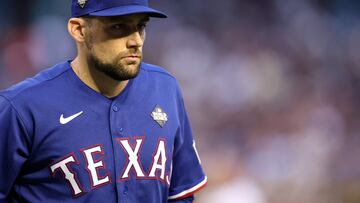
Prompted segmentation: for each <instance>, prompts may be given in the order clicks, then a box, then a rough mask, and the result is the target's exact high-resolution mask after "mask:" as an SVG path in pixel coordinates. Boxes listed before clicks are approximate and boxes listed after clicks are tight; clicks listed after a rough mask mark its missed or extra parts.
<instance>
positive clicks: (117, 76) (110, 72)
mask: <svg viewBox="0 0 360 203" xmlns="http://www.w3.org/2000/svg"><path fill="white" fill-rule="evenodd" d="M128 54H132V52H130V53H127V54H119V55H118V56H116V57H115V59H114V60H113V61H112V62H111V63H106V62H104V61H102V60H101V59H100V58H99V57H97V56H96V55H95V54H94V53H91V52H90V53H89V55H88V64H89V65H90V66H91V67H94V68H95V69H96V70H97V71H99V72H101V73H103V74H105V75H106V76H108V77H110V78H112V79H113V80H116V81H125V80H130V79H133V78H135V77H136V76H137V75H138V74H139V71H140V63H137V62H133V63H127V62H126V61H124V63H122V62H121V59H122V57H123V56H124V55H128ZM132 66H133V67H132ZM134 66H135V67H134Z"/></svg>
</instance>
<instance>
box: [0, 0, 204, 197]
mask: <svg viewBox="0 0 360 203" xmlns="http://www.w3.org/2000/svg"><path fill="white" fill-rule="evenodd" d="M150 17H157V18H165V17H166V15H165V14H164V13H162V12H160V11H157V10H154V9H152V8H150V7H149V6H148V2H147V0H101V1H99V0H73V1H72V17H71V18H70V19H69V21H68V31H69V33H70V35H71V36H72V38H73V39H74V41H75V42H76V46H77V56H76V57H75V58H74V59H73V60H69V61H66V62H62V63H59V64H57V65H55V66H53V67H51V68H49V69H46V70H44V71H42V72H40V73H39V74H38V75H36V76H35V77H33V78H30V79H27V80H25V81H23V82H21V83H19V84H16V85H14V86H12V87H10V88H9V89H7V90H5V91H2V92H0V202H35V203H40V202H46V203H51V202H87V203H88V202H90V203H91V202H95V203H99V202H106V203H108V202H109V203H111V202H121V203H126V202H128V203H137V202H139V203H145V202H146V203H160V202H192V201H193V194H194V193H195V192H196V191H198V190H200V189H201V188H202V187H204V186H205V185H206V182H207V178H206V176H205V174H204V172H203V170H202V167H201V164H200V159H199V157H198V154H197V152H196V149H195V143H194V140H193V136H192V133H191V129H190V124H189V120H188V117H187V113H186V111H185V107H184V103H183V99H182V95H181V92H180V90H179V86H178V83H177V81H176V80H175V78H174V77H173V76H172V75H170V74H169V73H168V72H166V71H165V70H164V69H162V68H160V67H158V66H155V65H150V64H147V63H144V62H142V47H143V44H144V40H145V26H146V24H147V22H148V21H149V18H150Z"/></svg>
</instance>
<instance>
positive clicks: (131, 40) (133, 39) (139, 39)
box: [126, 31, 144, 48]
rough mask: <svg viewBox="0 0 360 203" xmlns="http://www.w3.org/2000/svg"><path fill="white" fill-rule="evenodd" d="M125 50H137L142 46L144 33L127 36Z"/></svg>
mask: <svg viewBox="0 0 360 203" xmlns="http://www.w3.org/2000/svg"><path fill="white" fill-rule="evenodd" d="M126 45H127V48H139V47H142V46H143V45H144V33H142V32H139V31H135V32H133V33H131V34H130V35H129V36H128V39H127V44H126Z"/></svg>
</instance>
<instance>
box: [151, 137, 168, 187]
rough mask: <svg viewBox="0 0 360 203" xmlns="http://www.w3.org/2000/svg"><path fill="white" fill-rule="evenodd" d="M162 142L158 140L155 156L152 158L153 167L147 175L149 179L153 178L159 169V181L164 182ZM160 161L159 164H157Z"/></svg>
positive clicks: (164, 162) (163, 143)
mask: <svg viewBox="0 0 360 203" xmlns="http://www.w3.org/2000/svg"><path fill="white" fill-rule="evenodd" d="M165 146H166V145H165V142H164V140H159V142H158V148H157V151H156V154H155V156H154V157H153V165H152V167H151V171H150V173H149V177H155V172H156V170H158V169H160V171H161V175H160V179H162V180H165V164H166V150H165ZM159 161H160V163H159Z"/></svg>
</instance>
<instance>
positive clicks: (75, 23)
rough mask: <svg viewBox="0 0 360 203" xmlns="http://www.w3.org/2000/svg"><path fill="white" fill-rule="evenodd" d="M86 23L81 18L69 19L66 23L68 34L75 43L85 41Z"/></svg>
mask: <svg viewBox="0 0 360 203" xmlns="http://www.w3.org/2000/svg"><path fill="white" fill-rule="evenodd" d="M85 30H86V22H85V20H84V19H82V18H70V19H69V21H68V32H69V34H70V35H71V37H72V38H74V40H75V41H77V42H84V41H85Z"/></svg>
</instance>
